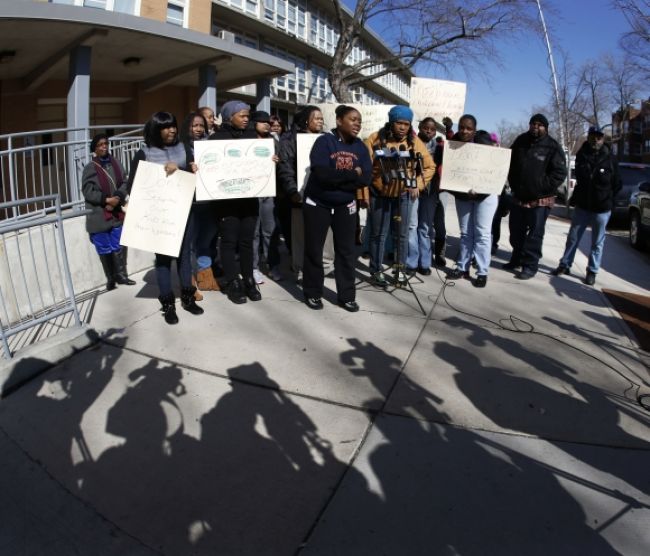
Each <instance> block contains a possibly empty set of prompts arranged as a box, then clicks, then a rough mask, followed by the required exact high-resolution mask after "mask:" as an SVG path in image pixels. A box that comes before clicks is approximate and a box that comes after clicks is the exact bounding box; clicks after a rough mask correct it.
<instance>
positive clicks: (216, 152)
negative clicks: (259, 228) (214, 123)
mask: <svg viewBox="0 0 650 556" xmlns="http://www.w3.org/2000/svg"><path fill="white" fill-rule="evenodd" d="M274 154H275V149H274V146H273V139H219V140H216V141H196V142H195V143H194V160H195V161H196V164H197V166H198V167H199V170H198V173H197V180H196V200H197V201H210V200H213V199H241V198H244V197H275V162H273V155H274Z"/></svg>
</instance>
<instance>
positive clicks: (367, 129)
mask: <svg viewBox="0 0 650 556" xmlns="http://www.w3.org/2000/svg"><path fill="white" fill-rule="evenodd" d="M316 106H318V108H320V111H321V112H322V113H323V118H324V119H325V125H324V127H323V129H324V130H326V131H329V130H330V129H334V128H335V127H336V114H335V112H334V111H335V110H336V107H337V106H339V105H338V104H317V105H316ZM347 106H352V107H353V108H356V109H357V110H358V111H359V113H360V114H361V133H360V134H359V137H360V138H361V139H365V138H366V137H368V135H370V134H371V133H374V132H375V131H378V130H379V129H380V128H382V127H384V125H385V124H386V122H387V121H388V112H389V111H390V109H391V108H392V107H393V106H394V104H348V105H347Z"/></svg>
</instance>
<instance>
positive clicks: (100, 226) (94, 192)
mask: <svg viewBox="0 0 650 556" xmlns="http://www.w3.org/2000/svg"><path fill="white" fill-rule="evenodd" d="M114 160H116V159H114ZM116 162H117V164H118V165H119V167H120V171H121V172H122V181H121V182H120V183H117V181H118V180H117V179H116V177H115V173H114V171H113V166H112V165H111V164H108V165H107V166H103V167H102V168H103V170H101V169H99V168H98V167H97V165H96V164H95V163H94V162H92V161H91V162H89V163H88V164H87V165H86V167H85V168H84V170H83V174H82V177H81V184H82V185H81V191H82V193H83V196H84V199H85V200H86V209H89V210H91V211H92V213H91V214H89V215H88V216H86V231H87V232H88V233H89V234H94V233H97V232H108V231H110V230H111V229H112V228H114V227H115V226H121V225H122V220H120V219H119V218H118V217H117V216H116V215H117V214H118V213H119V212H120V210H121V209H120V208H119V207H116V208H115V209H114V210H113V213H114V214H113V216H112V217H109V218H108V219H107V218H106V217H107V213H106V212H105V211H104V207H105V205H106V198H107V197H113V196H118V197H120V201H121V202H120V205H122V204H123V203H124V199H126V196H127V189H126V178H127V175H126V172H125V170H124V167H123V166H122V165H121V164H120V162H119V161H118V160H116ZM102 171H106V173H107V174H108V176H110V177H109V179H108V184H109V186H110V188H111V194H110V195H106V194H105V193H104V192H103V191H102V188H101V187H100V185H99V178H98V177H97V172H102Z"/></svg>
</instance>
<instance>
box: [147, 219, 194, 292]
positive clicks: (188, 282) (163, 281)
mask: <svg viewBox="0 0 650 556" xmlns="http://www.w3.org/2000/svg"><path fill="white" fill-rule="evenodd" d="M194 235H195V214H194V207H193V208H192V210H190V214H189V217H188V218H187V225H186V226H185V234H184V235H183V241H182V242H181V250H180V252H179V253H178V257H176V270H177V272H178V278H179V280H180V282H181V288H191V287H192V244H193V243H194ZM173 260H174V257H170V256H169V255H161V254H160V253H156V260H155V263H154V267H155V269H156V281H157V282H158V290H159V291H160V295H161V296H165V295H169V294H171V293H173V292H172V272H171V266H172V261H173Z"/></svg>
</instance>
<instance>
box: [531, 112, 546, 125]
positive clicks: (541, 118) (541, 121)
mask: <svg viewBox="0 0 650 556" xmlns="http://www.w3.org/2000/svg"><path fill="white" fill-rule="evenodd" d="M533 122H537V123H539V124H542V125H543V126H544V127H545V128H548V120H547V119H546V116H544V114H535V115H534V116H533V117H532V118H531V119H530V121H529V122H528V123H529V124H532V123H533Z"/></svg>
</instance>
